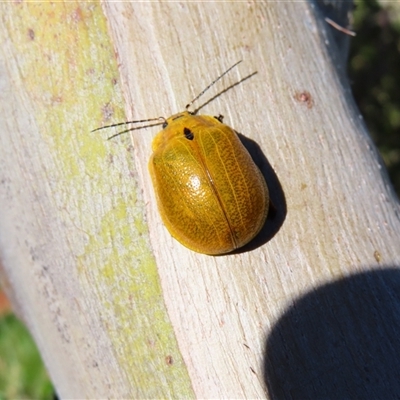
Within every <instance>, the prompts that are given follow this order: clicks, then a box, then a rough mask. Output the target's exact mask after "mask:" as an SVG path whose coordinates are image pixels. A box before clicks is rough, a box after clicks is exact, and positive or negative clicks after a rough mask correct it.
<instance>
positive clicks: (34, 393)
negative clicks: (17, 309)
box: [0, 314, 54, 400]
mask: <svg viewBox="0 0 400 400" xmlns="http://www.w3.org/2000/svg"><path fill="white" fill-rule="evenodd" d="M53 396H54V390H53V387H52V385H51V383H50V380H49V378H48V376H47V373H46V370H45V368H44V366H43V363H42V360H41V358H40V355H39V352H38V350H37V349H36V346H35V344H34V342H33V340H32V338H31V337H30V335H29V333H28V331H27V330H26V328H25V327H24V325H23V324H22V323H21V322H20V321H19V320H17V318H16V317H15V316H14V315H12V314H8V315H4V316H2V317H1V318H0V399H1V400H14V399H33V400H38V399H43V400H47V399H49V400H50V399H53Z"/></svg>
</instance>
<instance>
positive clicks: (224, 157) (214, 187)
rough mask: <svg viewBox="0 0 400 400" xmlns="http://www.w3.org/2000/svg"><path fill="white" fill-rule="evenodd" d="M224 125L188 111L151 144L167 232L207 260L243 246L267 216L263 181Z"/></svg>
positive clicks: (156, 187)
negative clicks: (203, 254)
mask: <svg viewBox="0 0 400 400" xmlns="http://www.w3.org/2000/svg"><path fill="white" fill-rule="evenodd" d="M221 119H222V118H215V117H210V116H207V115H199V116H197V115H192V114H190V113H189V112H188V111H185V112H182V113H179V114H176V115H173V116H172V117H170V118H168V119H167V120H166V123H165V125H166V126H165V128H164V129H163V130H162V131H161V132H160V133H158V134H157V136H156V137H155V138H154V140H153V145H152V148H153V154H152V156H151V158H150V163H149V169H150V175H151V178H152V180H153V185H154V191H155V194H156V197H157V202H158V208H159V210H160V214H161V217H162V219H163V221H164V224H165V226H166V227H167V228H168V230H169V231H170V233H171V234H172V236H174V237H175V238H176V239H177V240H178V241H179V242H181V243H182V244H183V245H185V246H186V247H188V248H189V249H191V250H194V251H197V252H199V253H205V254H223V253H228V252H230V251H232V250H235V249H237V248H240V247H242V246H244V245H245V244H246V243H248V242H249V241H250V240H251V239H253V238H254V236H255V235H256V234H257V233H258V232H259V231H260V229H261V228H262V227H263V225H264V222H265V219H266V217H267V213H268V198H269V196H268V189H267V185H266V183H265V180H264V177H263V176H262V174H261V172H260V170H259V169H258V167H257V166H256V165H255V164H254V161H253V159H252V158H251V156H250V154H249V153H248V151H247V150H246V148H245V147H244V146H243V144H242V142H241V141H240V139H239V137H238V135H237V134H236V132H235V131H234V130H233V129H232V128H230V127H229V126H227V125H225V124H223V123H222V121H221Z"/></svg>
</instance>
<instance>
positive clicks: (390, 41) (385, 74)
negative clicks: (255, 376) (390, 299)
mask: <svg viewBox="0 0 400 400" xmlns="http://www.w3.org/2000/svg"><path fill="white" fill-rule="evenodd" d="M399 4H400V2H399ZM399 4H397V3H395V2H391V3H387V4H386V5H385V4H384V7H381V6H380V5H379V4H378V3H377V2H376V1H375V0H359V1H356V9H355V10H354V14H353V16H354V23H353V27H352V29H353V30H355V31H356V32H357V36H356V37H355V38H349V40H350V42H351V50H350V57H349V65H348V66H349V77H350V81H351V83H352V88H353V93H354V97H355V99H356V102H357V104H358V106H359V108H360V111H361V113H362V115H363V116H364V118H365V121H366V124H367V126H368V129H369V131H370V133H371V135H372V137H373V139H374V141H375V143H376V145H377V146H378V148H379V150H380V152H381V154H382V157H383V159H384V161H385V163H386V166H387V168H388V171H389V175H390V178H391V180H392V182H393V185H394V187H395V189H396V191H397V194H398V196H399V197H400V6H399ZM394 7H396V9H395V8H394ZM56 356H57V355H55V357H56ZM53 394H54V391H53V388H52V386H51V383H50V381H49V378H48V376H47V374H46V371H45V369H44V366H43V364H42V361H41V359H40V355H39V353H38V351H37V349H36V347H35V344H34V342H33V341H32V339H31V338H30V336H29V334H28V332H27V331H26V329H25V328H24V327H23V325H22V324H21V323H20V322H19V321H18V320H17V319H16V318H15V317H14V316H13V315H6V316H3V317H1V318H0V400H12V399H34V400H47V399H49V400H50V399H52V398H53Z"/></svg>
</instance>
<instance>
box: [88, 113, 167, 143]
mask: <svg viewBox="0 0 400 400" xmlns="http://www.w3.org/2000/svg"><path fill="white" fill-rule="evenodd" d="M154 119H158V118H154ZM145 121H146V120H145ZM147 121H151V120H147ZM135 122H140V121H135ZM127 123H129V122H127ZM164 123H165V118H163V122H159V123H157V124H150V125H143V126H135V127H133V128H129V129H125V130H124V131H121V132H118V133H116V134H115V135H111V136H110V137H108V138H107V140H111V139H114V138H116V137H117V136H120V135H123V134H124V133H127V132H130V131H136V130H138V129H144V128H150V127H152V126H159V125H162V124H164ZM116 125H123V124H116ZM111 126H112V125H111ZM103 128H107V126H104V127H103ZM99 129H101V128H99ZM96 130H98V129H96ZM92 132H93V131H92Z"/></svg>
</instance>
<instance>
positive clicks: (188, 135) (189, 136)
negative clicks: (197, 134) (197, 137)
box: [183, 128, 194, 140]
mask: <svg viewBox="0 0 400 400" xmlns="http://www.w3.org/2000/svg"><path fill="white" fill-rule="evenodd" d="M183 134H184V135H185V138H186V139H188V140H193V139H194V135H193V132H192V131H191V130H190V129H189V128H184V129H183Z"/></svg>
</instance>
